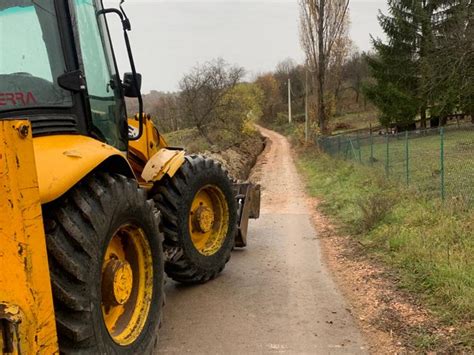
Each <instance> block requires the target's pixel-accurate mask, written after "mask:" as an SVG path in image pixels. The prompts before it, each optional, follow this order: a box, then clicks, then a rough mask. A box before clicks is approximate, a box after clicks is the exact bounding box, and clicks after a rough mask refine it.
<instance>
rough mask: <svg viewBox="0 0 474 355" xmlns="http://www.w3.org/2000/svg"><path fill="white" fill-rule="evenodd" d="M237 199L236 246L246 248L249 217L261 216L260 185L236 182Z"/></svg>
mask: <svg viewBox="0 0 474 355" xmlns="http://www.w3.org/2000/svg"><path fill="white" fill-rule="evenodd" d="M234 191H235V196H236V199H237V227H238V228H237V235H236V236H235V246H236V247H237V248H244V247H246V246H247V232H248V226H249V219H257V218H259V217H260V185H254V184H252V183H248V182H246V183H236V184H234Z"/></svg>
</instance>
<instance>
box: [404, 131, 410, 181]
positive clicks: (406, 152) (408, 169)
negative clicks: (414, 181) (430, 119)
mask: <svg viewBox="0 0 474 355" xmlns="http://www.w3.org/2000/svg"><path fill="white" fill-rule="evenodd" d="M405 160H406V178H407V186H409V185H410V152H409V147H408V130H407V131H405Z"/></svg>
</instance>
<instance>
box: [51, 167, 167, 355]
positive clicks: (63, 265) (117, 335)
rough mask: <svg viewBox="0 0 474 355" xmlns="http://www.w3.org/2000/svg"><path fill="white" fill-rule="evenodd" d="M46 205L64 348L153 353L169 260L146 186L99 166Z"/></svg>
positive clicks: (70, 350) (66, 350)
mask: <svg viewBox="0 0 474 355" xmlns="http://www.w3.org/2000/svg"><path fill="white" fill-rule="evenodd" d="M43 213H44V218H45V229H46V238H47V239H46V240H47V249H48V259H49V266H50V275H51V284H52V289H53V298H54V311H55V316H56V325H57V331H58V338H59V347H60V351H61V353H83V354H150V353H152V351H153V349H154V347H155V346H156V343H157V341H158V338H157V334H158V328H159V325H160V321H161V310H162V305H163V278H164V277H163V276H164V272H163V271H164V265H163V249H162V234H161V233H160V229H159V228H160V227H159V218H160V217H159V212H158V211H157V210H156V208H155V207H154V204H153V201H147V197H146V192H145V191H144V190H142V189H139V188H138V185H137V183H136V182H135V181H134V180H131V179H127V178H125V177H123V176H121V175H109V174H104V173H97V174H93V175H91V176H90V177H88V178H86V179H85V180H84V181H82V182H81V183H79V184H78V185H77V186H76V187H75V188H73V189H72V190H71V191H70V192H68V193H67V194H66V195H65V196H64V197H63V198H61V199H60V200H59V201H57V202H55V203H52V204H49V205H46V206H45V207H44V209H43Z"/></svg>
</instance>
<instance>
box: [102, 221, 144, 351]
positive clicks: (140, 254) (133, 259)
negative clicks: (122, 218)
mask: <svg viewBox="0 0 474 355" xmlns="http://www.w3.org/2000/svg"><path fill="white" fill-rule="evenodd" d="M152 296H153V260H152V254H151V250H150V245H149V243H148V241H147V239H146V237H145V233H144V231H143V230H142V229H141V228H138V227H135V226H132V225H125V226H122V227H120V228H119V229H118V231H117V232H116V233H115V234H114V236H113V237H112V239H111V240H110V243H109V246H108V247H107V250H106V253H105V257H104V261H103V263H102V315H103V318H104V323H105V326H106V328H107V330H108V332H109V334H110V336H111V337H112V339H113V340H114V341H115V342H116V343H117V344H119V345H123V346H125V345H129V344H131V343H133V342H134V341H135V340H136V339H137V338H138V337H139V335H140V334H141V332H142V331H143V328H144V326H145V323H146V320H147V318H148V313H149V310H150V306H151V300H152Z"/></svg>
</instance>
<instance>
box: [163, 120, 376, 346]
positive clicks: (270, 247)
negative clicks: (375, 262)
mask: <svg viewBox="0 0 474 355" xmlns="http://www.w3.org/2000/svg"><path fill="white" fill-rule="evenodd" d="M262 133H263V134H264V135H266V136H267V137H268V138H269V144H268V145H267V148H266V149H265V151H264V153H263V154H262V156H261V157H260V158H259V161H258V163H257V165H256V167H255V169H254V171H253V173H252V180H253V181H255V182H259V183H261V184H262V187H263V196H262V211H261V212H262V213H261V218H260V219H259V220H257V221H251V226H250V231H249V240H250V242H249V247H248V248H247V249H245V250H236V251H234V253H233V255H232V259H231V260H230V262H229V264H228V265H227V268H226V269H225V271H224V272H223V273H222V275H221V276H220V277H218V278H217V279H216V280H214V281H212V282H210V283H208V284H206V285H201V286H195V287H184V286H180V285H178V284H175V283H173V282H169V283H168V286H167V289H166V293H167V305H166V308H165V314H164V325H163V328H162V329H161V338H160V344H159V353H176V354H178V353H186V352H187V353H200V354H204V353H206V354H216V353H233V354H246V353H275V352H276V353H312V354H328V353H331V354H338V353H351V354H354V353H366V352H367V350H366V349H367V347H366V345H365V342H364V341H363V340H362V338H361V335H360V331H359V330H358V328H357V327H356V325H355V322H354V321H353V319H352V317H351V314H350V310H349V308H348V307H349V306H348V305H347V304H346V302H345V301H344V299H343V297H342V296H341V294H340V292H339V291H338V290H337V287H336V285H335V283H334V281H333V280H332V279H331V277H330V275H329V273H328V270H327V269H326V267H325V266H324V265H323V261H322V258H321V251H320V246H319V241H318V239H317V232H316V231H315V230H314V227H313V226H312V224H311V216H310V213H309V209H308V205H307V202H306V197H305V194H304V192H303V187H302V184H301V182H300V179H299V177H298V175H297V172H296V168H295V165H294V162H293V160H292V157H291V154H290V146H289V143H288V142H287V140H286V139H285V138H284V137H283V136H281V135H279V134H277V133H275V132H272V131H268V130H265V129H262Z"/></svg>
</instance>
